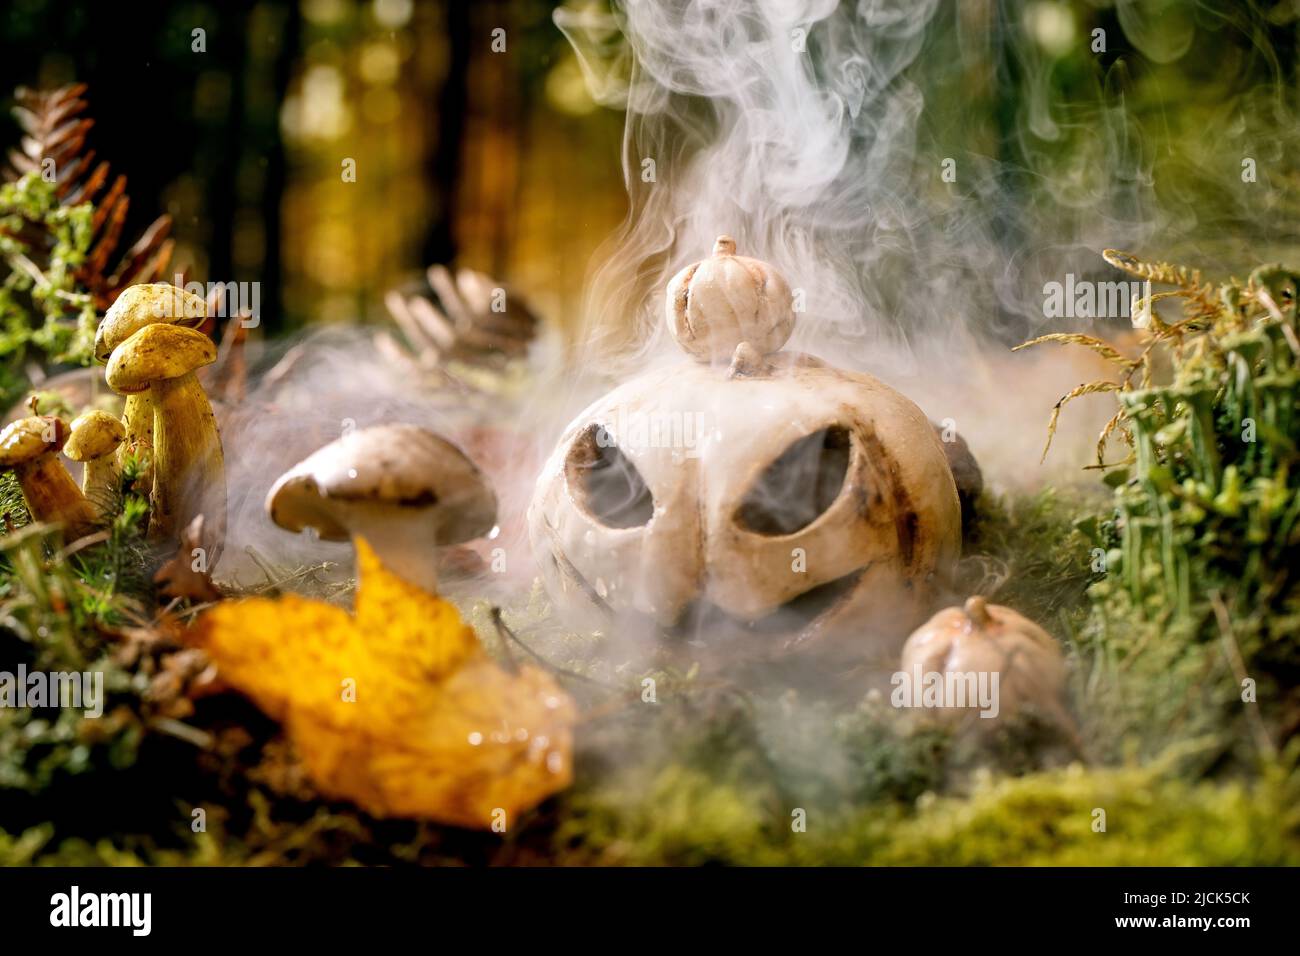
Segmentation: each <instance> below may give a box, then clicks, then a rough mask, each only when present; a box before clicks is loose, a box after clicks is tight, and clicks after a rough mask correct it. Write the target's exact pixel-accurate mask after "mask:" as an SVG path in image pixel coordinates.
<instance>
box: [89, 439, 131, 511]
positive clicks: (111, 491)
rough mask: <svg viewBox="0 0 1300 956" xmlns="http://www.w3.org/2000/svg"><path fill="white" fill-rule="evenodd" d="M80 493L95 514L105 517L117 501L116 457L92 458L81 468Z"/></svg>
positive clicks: (118, 474)
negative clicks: (82, 469)
mask: <svg viewBox="0 0 1300 956" xmlns="http://www.w3.org/2000/svg"><path fill="white" fill-rule="evenodd" d="M83 467H84V468H85V471H84V473H83V474H82V476H81V491H82V494H84V495H85V496H86V501H88V502H89V503H90V506H91V507H92V508H94V509H95V513H96V514H97V515H98V516H99V517H101V518H103V517H107V516H108V515H109V514H110V513H111V512H112V511H113V508H114V504H115V502H116V501H117V491H118V482H119V480H120V477H121V474H122V472H121V470H120V469H119V468H118V467H117V456H116V455H115V454H113V453H111V452H110V453H109V454H107V455H101V456H100V457H99V458H92V459H91V460H90V461H88V462H86V463H85V465H84V466H83Z"/></svg>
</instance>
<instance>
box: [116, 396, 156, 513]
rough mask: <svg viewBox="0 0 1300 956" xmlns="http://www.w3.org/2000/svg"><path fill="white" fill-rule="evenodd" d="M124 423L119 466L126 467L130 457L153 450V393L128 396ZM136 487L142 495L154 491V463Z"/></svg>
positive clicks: (146, 470)
mask: <svg viewBox="0 0 1300 956" xmlns="http://www.w3.org/2000/svg"><path fill="white" fill-rule="evenodd" d="M122 423H123V424H124V425H125V426H126V440H125V441H123V442H122V444H121V445H120V446H118V451H117V460H118V464H119V465H125V463H126V459H127V456H128V455H134V454H139V453H140V452H141V451H142V450H143V451H145V453H146V454H150V452H149V449H152V448H153V395H152V393H150V392H147V391H145V392H137V393H136V394H134V395H128V396H127V397H126V404H125V406H124V407H123V409H122ZM135 487H136V489H137V490H138V491H139V492H140V494H141V495H147V494H149V492H150V491H151V490H152V489H153V465H152V463H150V465H149V467H147V468H146V469H145V470H144V472H143V473H142V474H141V475H140V477H139V478H137V479H136V482H135Z"/></svg>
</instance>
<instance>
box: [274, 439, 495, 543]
mask: <svg viewBox="0 0 1300 956" xmlns="http://www.w3.org/2000/svg"><path fill="white" fill-rule="evenodd" d="M397 509H408V510H409V513H410V514H411V516H412V517H413V518H414V517H415V516H416V515H417V514H422V515H425V516H426V517H428V518H430V519H432V521H433V530H432V535H433V539H434V540H432V541H431V542H430V544H431V545H434V544H436V545H447V544H459V543H460V542H462V541H468V540H470V539H471V538H477V537H481V536H482V535H484V534H487V532H489V531H490V530H491V529H492V526H493V525H494V524H495V523H496V510H497V501H496V495H495V494H494V493H493V491H492V488H491V486H489V485H488V483H487V480H486V479H485V478H484V477H483V473H482V472H481V471H479V469H478V466H477V465H475V464H474V462H472V461H471V460H470V459H469V458H468V457H467V456H466V455H465V453H464V452H462V451H461V450H460V449H459V448H457V447H456V446H455V445H453V444H452V443H451V442H449V441H447V440H446V439H444V438H441V437H439V436H438V435H435V434H434V433H433V432H431V431H428V430H427V429H424V428H421V427H419V426H418V425H406V424H396V425H377V426H375V427H373V428H363V429H360V430H358V431H354V432H350V433H348V434H347V435H344V436H343V437H342V438H339V439H336V440H335V441H332V442H330V443H329V444H328V445H326V446H325V447H323V448H320V449H318V450H317V451H315V452H313V453H312V454H311V455H309V456H307V457H306V458H304V459H303V460H302V461H300V462H299V463H298V464H296V465H294V466H293V468H291V469H289V470H288V471H287V472H285V473H284V474H283V475H281V476H280V478H279V480H278V481H276V483H275V484H274V485H273V486H272V488H271V491H270V493H269V494H268V495H267V496H266V511H267V514H269V515H270V516H271V520H272V521H274V522H275V523H276V524H277V525H279V526H280V527H281V528H285V529H287V530H289V531H301V530H302V529H303V528H308V527H310V528H315V529H316V531H317V532H318V533H319V534H320V536H321V538H323V539H325V540H326V541H344V540H346V539H347V538H348V537H349V536H350V530H351V524H352V522H353V521H354V520H357V519H360V518H361V517H363V516H364V515H373V514H374V513H375V512H376V511H377V510H383V511H385V512H390V513H391V512H393V511H395V510H397Z"/></svg>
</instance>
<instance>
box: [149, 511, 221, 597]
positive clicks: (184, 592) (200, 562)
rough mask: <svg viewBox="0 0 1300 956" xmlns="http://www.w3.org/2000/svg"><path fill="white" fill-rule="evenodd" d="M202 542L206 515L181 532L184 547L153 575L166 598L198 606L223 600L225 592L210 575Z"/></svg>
mask: <svg viewBox="0 0 1300 956" xmlns="http://www.w3.org/2000/svg"><path fill="white" fill-rule="evenodd" d="M202 541H203V515H195V516H194V520H193V521H191V522H190V524H189V527H188V528H186V529H185V530H184V531H182V532H181V544H180V548H179V549H178V550H177V552H176V556H175V557H173V558H172V559H171V560H170V561H168V562H167V563H166V564H164V565H163V566H162V567H160V568H159V569H158V573H157V574H155V575H154V576H153V580H154V583H155V584H157V585H160V587H159V591H160V592H161V593H162V595H163V596H164V597H169V598H184V599H185V600H189V601H194V602H195V603H197V604H207V603H209V602H211V601H220V600H221V592H220V591H218V590H217V586H216V585H215V584H213V583H212V575H211V574H209V573H208V569H207V559H206V556H205V555H204V553H203V547H202ZM196 565H197V566H198V567H196ZM200 569H201V570H200Z"/></svg>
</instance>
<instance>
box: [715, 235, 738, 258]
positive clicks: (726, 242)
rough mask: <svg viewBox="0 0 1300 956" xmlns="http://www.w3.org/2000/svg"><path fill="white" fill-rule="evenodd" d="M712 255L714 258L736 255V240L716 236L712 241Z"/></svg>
mask: <svg viewBox="0 0 1300 956" xmlns="http://www.w3.org/2000/svg"><path fill="white" fill-rule="evenodd" d="M713 254H714V255H715V256H734V255H735V254H736V240H735V239H732V238H731V237H730V236H718V238H717V239H715V240H713Z"/></svg>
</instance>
